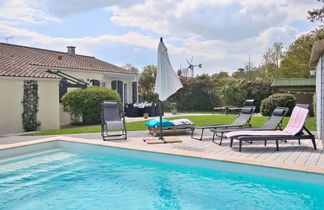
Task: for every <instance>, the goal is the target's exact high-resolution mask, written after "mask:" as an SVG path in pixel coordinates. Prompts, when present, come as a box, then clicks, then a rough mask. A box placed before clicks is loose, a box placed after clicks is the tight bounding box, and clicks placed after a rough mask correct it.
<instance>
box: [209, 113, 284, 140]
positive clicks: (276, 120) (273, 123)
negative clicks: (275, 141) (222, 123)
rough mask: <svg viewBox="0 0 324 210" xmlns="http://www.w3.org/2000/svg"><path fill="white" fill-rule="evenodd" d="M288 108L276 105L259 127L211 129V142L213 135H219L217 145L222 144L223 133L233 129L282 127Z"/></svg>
mask: <svg viewBox="0 0 324 210" xmlns="http://www.w3.org/2000/svg"><path fill="white" fill-rule="evenodd" d="M288 111H289V108H287V107H276V108H275V109H274V110H273V112H272V114H271V116H270V118H269V119H268V121H267V122H265V123H264V125H262V126H260V127H254V128H227V129H217V128H216V129H213V130H212V132H213V142H214V141H215V136H220V142H219V145H222V140H223V137H224V134H225V133H228V132H233V131H262V130H276V129H280V130H281V129H282V127H281V126H282V120H283V119H284V117H285V116H286V114H287V113H288Z"/></svg>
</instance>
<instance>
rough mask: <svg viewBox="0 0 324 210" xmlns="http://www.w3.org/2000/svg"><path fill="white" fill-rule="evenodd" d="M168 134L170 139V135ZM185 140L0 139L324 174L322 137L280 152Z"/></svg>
mask: <svg viewBox="0 0 324 210" xmlns="http://www.w3.org/2000/svg"><path fill="white" fill-rule="evenodd" d="M170 137H171V136H170V135H168V136H167V137H166V138H170ZM173 137H175V138H179V139H180V140H182V142H180V143H167V144H147V143H145V142H143V139H144V138H152V137H151V136H149V135H148V132H147V131H130V132H129V138H128V140H125V141H124V140H113V141H105V142H104V141H102V139H101V138H100V134H99V133H86V134H70V135H56V136H50V137H49V136H8V137H2V138H0V144H1V145H0V149H6V148H10V147H16V146H22V145H29V144H33V143H40V142H45V141H51V140H67V141H76V142H84V143H91V144H98V145H105V146H111V147H119V148H127V149H134V150H144V151H151V152H159V153H167V154H175V155H183V156H191V157H198V158H207V159H214V160H221V161H230V162H237V163H246V164H253V165H260V166H267V167H275V168H283V169H291V170H299V171H306V172H314V173H322V174H324V150H323V145H322V143H321V141H320V140H316V143H317V150H314V149H313V147H312V145H311V141H310V140H304V141H301V145H298V142H297V141H288V142H286V143H285V142H280V151H276V149H275V144H274V142H272V141H269V142H268V145H267V146H266V147H265V146H264V144H263V142H253V143H252V144H250V143H244V147H243V149H242V152H238V143H237V142H234V145H233V147H232V148H231V147H229V141H228V140H225V141H223V144H222V146H219V145H218V144H216V143H214V142H212V141H211V135H210V136H208V135H207V136H206V139H204V140H203V141H198V140H194V139H191V138H190V136H189V135H176V136H173Z"/></svg>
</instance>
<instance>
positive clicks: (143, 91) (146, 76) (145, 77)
mask: <svg viewBox="0 0 324 210" xmlns="http://www.w3.org/2000/svg"><path fill="white" fill-rule="evenodd" d="M156 70H157V68H156V66H154V65H147V66H145V67H144V68H143V72H142V73H141V74H140V77H139V80H138V84H139V86H138V90H139V97H140V100H141V101H149V102H152V101H155V100H156V99H157V95H156V94H155V93H154V87H155V79H156Z"/></svg>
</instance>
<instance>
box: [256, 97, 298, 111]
mask: <svg viewBox="0 0 324 210" xmlns="http://www.w3.org/2000/svg"><path fill="white" fill-rule="evenodd" d="M295 105H296V98H295V96H293V95H292V94H288V93H276V94H273V95H271V96H269V97H268V98H266V99H264V100H262V102H261V108H260V110H261V114H262V115H264V116H270V115H271V113H272V112H273V110H274V109H275V108H276V107H278V106H281V107H288V108H289V112H288V113H287V116H290V115H291V112H292V110H293V108H294V106H295Z"/></svg>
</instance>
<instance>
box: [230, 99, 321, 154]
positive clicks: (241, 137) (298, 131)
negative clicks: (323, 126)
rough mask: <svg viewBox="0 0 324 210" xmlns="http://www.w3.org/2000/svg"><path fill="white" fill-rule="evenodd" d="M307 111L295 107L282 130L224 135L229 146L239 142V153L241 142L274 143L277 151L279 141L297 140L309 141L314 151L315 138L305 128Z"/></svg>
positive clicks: (300, 106)
mask: <svg viewBox="0 0 324 210" xmlns="http://www.w3.org/2000/svg"><path fill="white" fill-rule="evenodd" d="M308 113H309V110H308V109H307V108H305V106H303V105H296V106H295V108H294V110H293V112H292V114H291V117H290V119H289V122H288V124H287V126H286V127H285V129H284V130H282V131H280V130H276V131H234V132H229V133H227V134H226V137H227V138H230V139H231V144H230V146H231V147H232V145H233V140H234V139H237V140H238V141H239V151H240V152H241V149H242V142H243V141H268V140H274V141H275V142H276V150H277V151H279V140H298V142H299V144H300V140H301V139H310V140H311V141H312V143H313V146H314V149H315V150H316V142H315V136H314V135H313V134H312V133H311V132H310V131H309V130H308V129H307V128H306V127H305V123H306V120H307V117H308Z"/></svg>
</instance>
